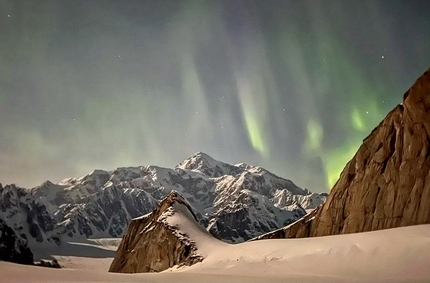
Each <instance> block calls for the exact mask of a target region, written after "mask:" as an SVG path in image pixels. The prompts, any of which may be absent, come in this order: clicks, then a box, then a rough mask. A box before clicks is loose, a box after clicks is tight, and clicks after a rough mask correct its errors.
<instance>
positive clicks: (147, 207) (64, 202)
mask: <svg viewBox="0 0 430 283" xmlns="http://www.w3.org/2000/svg"><path fill="white" fill-rule="evenodd" d="M172 190H176V191H178V192H180V193H181V195H183V196H184V198H185V199H186V200H187V201H188V202H189V203H190V204H191V205H192V206H193V207H194V208H195V210H196V215H197V218H198V220H199V222H201V223H202V224H204V226H205V227H207V228H208V229H210V231H211V233H212V234H213V235H215V236H216V237H218V238H221V239H223V240H227V241H230V242H241V241H244V240H247V239H250V238H252V237H255V236H257V235H260V234H262V233H265V232H269V231H271V230H274V229H277V228H280V227H283V226H285V225H287V224H289V223H292V222H294V221H295V220H297V219H299V218H300V217H302V216H303V215H305V214H306V210H308V209H311V208H314V207H316V206H317V205H319V204H321V203H322V202H323V201H324V200H325V196H324V195H323V194H316V193H311V192H309V191H308V190H306V189H301V188H299V187H297V186H296V185H295V184H294V183H293V182H291V181H290V180H286V179H283V178H280V177H278V176H276V175H274V174H272V173H270V172H269V171H267V170H265V169H263V168H261V167H258V166H250V165H246V164H238V165H229V164H226V163H223V162H219V161H216V160H215V159H213V158H212V157H210V156H208V155H207V154H205V153H202V152H198V153H196V154H193V155H192V156H191V157H189V158H188V159H186V160H184V161H183V162H181V163H180V164H179V165H178V166H177V167H176V168H174V169H168V168H162V167H157V166H141V167H125V168H118V169H116V170H113V171H109V172H108V171H103V170H94V171H93V172H91V173H90V174H88V175H85V176H83V177H81V178H78V179H76V178H69V179H65V180H63V181H61V182H59V183H58V184H53V183H51V182H49V181H46V182H44V183H43V184H42V185H40V186H38V187H35V188H33V189H25V188H19V187H17V186H15V185H6V186H5V187H2V186H1V185H0V216H1V217H3V219H4V220H5V222H6V223H7V224H8V225H9V226H10V227H11V228H12V229H13V230H14V231H19V234H24V235H26V237H27V238H28V239H29V244H30V247H31V245H37V244H39V243H47V242H48V243H52V245H61V243H62V242H63V241H69V240H70V238H75V237H80V238H82V237H85V238H86V237H120V236H122V235H123V233H124V232H125V230H126V229H127V225H128V224H129V222H130V221H131V219H133V218H136V217H139V216H141V215H144V214H147V213H149V212H151V211H152V210H153V209H154V208H155V207H156V206H157V205H158V203H159V202H160V201H161V200H162V199H163V198H165V197H166V196H167V195H168V194H169V193H170V192H171V191H172Z"/></svg>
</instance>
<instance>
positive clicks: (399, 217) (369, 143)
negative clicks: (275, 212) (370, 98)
mask: <svg viewBox="0 0 430 283" xmlns="http://www.w3.org/2000/svg"><path fill="white" fill-rule="evenodd" d="M424 223H430V70H427V71H426V72H425V73H424V74H423V75H422V76H421V77H420V78H419V79H418V80H417V81H416V82H415V83H414V84H413V86H412V87H411V88H410V89H409V90H408V91H407V92H406V93H405V94H404V96H403V103H402V104H401V105H398V106H397V107H395V108H394V109H393V110H392V111H391V112H390V113H388V115H387V116H386V117H385V119H384V120H383V121H382V122H381V123H380V124H379V125H378V126H377V127H376V128H375V129H374V130H373V131H372V133H371V134H370V135H369V136H368V137H367V138H366V139H365V140H364V141H363V144H362V145H361V146H360V148H359V149H358V152H357V153H356V154H355V156H354V157H353V158H352V160H351V161H350V162H349V163H348V164H347V165H346V167H345V169H344V170H343V172H342V173H341V175H340V178H339V180H338V181H337V183H336V184H335V185H334V187H333V189H332V190H331V192H330V194H329V196H328V198H327V200H326V202H325V203H324V204H323V205H322V206H320V207H319V208H318V209H317V210H316V211H315V212H314V214H313V215H311V217H309V216H307V219H306V220H302V221H300V220H299V221H297V222H295V223H293V224H291V225H289V226H287V227H285V228H283V229H281V230H282V232H280V231H281V230H278V231H275V232H273V233H268V234H265V235H263V236H262V237H260V238H277V237H280V238H282V237H288V238H295V237H309V236H311V237H313V236H325V235H335V234H345V233H356V232H365V231H372V230H379V229H387V228H393V227H399V226H408V225H416V224H424Z"/></svg>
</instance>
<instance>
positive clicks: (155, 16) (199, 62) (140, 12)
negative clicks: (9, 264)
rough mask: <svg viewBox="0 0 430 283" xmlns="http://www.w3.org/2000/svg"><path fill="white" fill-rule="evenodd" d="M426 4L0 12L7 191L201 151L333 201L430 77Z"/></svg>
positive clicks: (11, 0)
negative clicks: (378, 132) (367, 142)
mask: <svg viewBox="0 0 430 283" xmlns="http://www.w3.org/2000/svg"><path fill="white" fill-rule="evenodd" d="M429 15H430V1H426V0H423V1H418V0H416V1H402V0H384V1H382V0H381V1H377V0H365V1H340V0H339V1H311V0H309V1H289V0H285V1H280V0H269V1H253V0H242V1H237V0H217V1H204V0H194V1H179V0H177V1H176V0H169V1H166V0H157V1H149V0H148V1H144V0H140V1H138V0H136V1H37V3H36V1H16V0H3V1H0V182H1V183H3V184H7V183H16V184H18V185H21V186H27V187H32V186H36V185H38V184H40V183H41V182H43V181H44V180H47V179H49V180H51V181H53V182H58V181H60V180H61V179H63V178H67V177H73V176H75V177H78V176H82V175H84V174H86V173H89V172H91V171H92V170H94V169H96V168H98V169H106V170H111V169H114V168H116V167H120V166H138V165H149V164H154V165H160V166H166V167H173V166H175V165H176V164H177V163H179V162H180V161H182V160H183V159H185V158H187V157H188V156H190V155H191V154H193V153H194V152H197V151H203V152H206V153H208V154H209V155H211V156H212V157H214V158H215V159H218V160H221V161H224V162H228V163H233V164H234V163H239V162H245V163H249V164H255V165H261V166H263V167H265V168H267V169H269V170H270V171H272V172H274V173H275V174H277V175H280V176H282V177H286V178H288V179H291V180H293V181H294V182H295V183H297V184H298V185H299V186H301V187H306V188H308V189H310V190H313V191H327V190H328V189H329V188H330V187H331V186H332V185H333V184H334V182H335V181H336V180H337V177H338V176H339V174H340V171H341V170H342V169H343V167H344V166H345V164H346V162H347V161H348V160H349V159H350V158H351V157H352V156H353V154H354V153H355V152H356V150H357V148H358V146H359V145H360V144H361V142H362V140H363V139H364V138H365V137H366V136H367V135H368V134H369V133H370V131H371V130H372V129H373V128H374V127H375V126H376V125H377V124H378V123H379V122H380V121H381V120H382V119H383V118H384V117H385V115H386V114H387V113H388V111H389V110H391V109H392V108H393V107H394V106H395V105H396V104H398V103H400V102H401V99H402V95H403V93H404V92H405V91H406V90H407V89H408V88H409V87H410V86H411V84H412V83H413V82H414V80H415V79H416V78H417V77H418V76H419V75H421V74H422V73H423V72H424V70H426V69H427V68H428V67H429V66H430V17H429Z"/></svg>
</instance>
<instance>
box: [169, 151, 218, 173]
mask: <svg viewBox="0 0 430 283" xmlns="http://www.w3.org/2000/svg"><path fill="white" fill-rule="evenodd" d="M216 163H222V162H220V161H218V160H215V159H214V158H212V157H211V156H209V155H208V154H206V153H204V152H201V151H198V152H196V153H194V154H193V155H191V156H190V157H188V158H187V159H185V160H184V161H182V162H181V163H179V165H178V166H177V167H181V166H185V167H186V166H190V165H203V164H204V165H206V166H208V167H209V166H210V167H212V165H214V164H215V165H216ZM186 169H192V168H186Z"/></svg>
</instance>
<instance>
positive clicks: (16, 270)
mask: <svg viewBox="0 0 430 283" xmlns="http://www.w3.org/2000/svg"><path fill="white" fill-rule="evenodd" d="M177 209H178V210H180V208H177ZM175 215H176V216H175V217H173V218H171V219H169V221H170V223H171V224H174V225H178V226H179V227H180V229H182V230H183V231H184V232H186V233H188V234H189V235H190V237H191V238H193V239H194V240H195V241H196V242H197V244H198V246H199V250H200V251H201V253H204V254H205V257H206V258H205V259H204V260H203V262H201V263H198V264H196V265H194V266H191V267H181V268H176V267H174V268H171V269H169V270H167V271H165V272H161V273H140V274H119V273H108V272H107V270H108V268H109V265H110V263H111V261H112V258H109V257H106V256H105V257H99V254H98V253H95V252H94V251H93V250H91V249H86V250H85V249H83V250H82V252H85V251H87V254H79V256H67V255H62V256H61V257H58V256H55V257H57V258H58V259H59V261H60V264H62V265H63V267H64V268H62V269H49V268H41V267H34V266H22V265H18V264H13V263H8V262H0V270H1V272H2V275H1V276H0V282H30V281H31V282H43V281H44V282H46V281H51V282H52V281H55V282H67V281H75V282H76V281H86V282H90V281H91V282H94V281H105V282H107V281H111V282H137V281H140V282H429V281H430V268H429V267H430V225H419V226H410V227H401V228H394V229H387V230H381V231H374V232H366V233H358V234H346V235H336V236H327V237H316V238H306V239H277V240H261V241H253V242H246V243H241V244H235V245H232V244H227V243H225V242H221V241H218V240H216V239H213V238H211V237H210V236H208V234H207V233H206V232H205V231H204V230H203V231H202V230H201V228H199V227H198V226H196V224H195V222H194V223H193V222H190V221H189V215H187V214H185V215H183V214H182V215H181V214H179V213H177V214H175ZM101 248H103V247H101Z"/></svg>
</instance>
